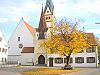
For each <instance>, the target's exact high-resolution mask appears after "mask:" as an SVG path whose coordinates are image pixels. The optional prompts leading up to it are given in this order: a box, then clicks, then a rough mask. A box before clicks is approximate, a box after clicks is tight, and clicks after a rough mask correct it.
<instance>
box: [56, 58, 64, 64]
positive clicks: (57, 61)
mask: <svg viewBox="0 0 100 75" xmlns="http://www.w3.org/2000/svg"><path fill="white" fill-rule="evenodd" d="M55 63H58V64H61V63H63V58H55Z"/></svg>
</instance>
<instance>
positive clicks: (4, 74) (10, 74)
mask: <svg viewBox="0 0 100 75" xmlns="http://www.w3.org/2000/svg"><path fill="white" fill-rule="evenodd" d="M0 75H21V74H20V73H17V72H16V73H15V72H8V71H0Z"/></svg>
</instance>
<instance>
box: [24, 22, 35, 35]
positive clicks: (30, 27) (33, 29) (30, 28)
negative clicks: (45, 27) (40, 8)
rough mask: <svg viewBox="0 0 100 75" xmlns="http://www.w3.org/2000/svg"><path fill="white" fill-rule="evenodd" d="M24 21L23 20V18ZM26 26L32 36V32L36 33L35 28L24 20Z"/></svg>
mask: <svg viewBox="0 0 100 75" xmlns="http://www.w3.org/2000/svg"><path fill="white" fill-rule="evenodd" d="M23 21H24V20H23ZM24 23H25V25H26V27H27V28H28V30H29V31H30V32H31V34H32V35H33V36H34V34H35V33H36V29H35V28H33V27H32V26H31V25H30V24H28V23H27V22H26V21H24Z"/></svg>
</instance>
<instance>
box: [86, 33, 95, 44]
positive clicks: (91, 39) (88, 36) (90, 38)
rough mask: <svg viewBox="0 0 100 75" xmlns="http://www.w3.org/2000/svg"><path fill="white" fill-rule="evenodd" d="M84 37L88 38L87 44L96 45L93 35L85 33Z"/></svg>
mask: <svg viewBox="0 0 100 75" xmlns="http://www.w3.org/2000/svg"><path fill="white" fill-rule="evenodd" d="M86 37H87V38H88V42H89V43H90V44H91V45H97V42H96V39H95V36H94V34H93V33H86Z"/></svg>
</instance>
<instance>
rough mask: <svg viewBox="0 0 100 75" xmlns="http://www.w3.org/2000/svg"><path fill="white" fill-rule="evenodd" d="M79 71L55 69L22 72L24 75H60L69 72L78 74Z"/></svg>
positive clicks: (36, 69) (35, 69)
mask: <svg viewBox="0 0 100 75" xmlns="http://www.w3.org/2000/svg"><path fill="white" fill-rule="evenodd" d="M78 71H80V70H63V69H57V68H34V69H32V70H29V71H25V72H22V74H25V75H61V74H66V73H71V72H78Z"/></svg>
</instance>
